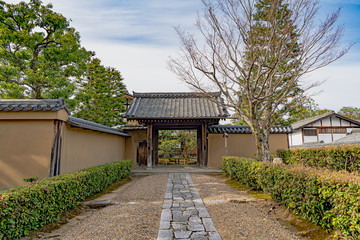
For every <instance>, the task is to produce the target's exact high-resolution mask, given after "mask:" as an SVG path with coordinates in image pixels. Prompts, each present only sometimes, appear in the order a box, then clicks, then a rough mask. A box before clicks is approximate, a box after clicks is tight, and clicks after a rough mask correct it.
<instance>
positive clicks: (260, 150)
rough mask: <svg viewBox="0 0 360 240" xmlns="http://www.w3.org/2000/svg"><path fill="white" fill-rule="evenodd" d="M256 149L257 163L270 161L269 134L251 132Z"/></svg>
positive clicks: (256, 131)
mask: <svg viewBox="0 0 360 240" xmlns="http://www.w3.org/2000/svg"><path fill="white" fill-rule="evenodd" d="M253 132H254V135H255V141H256V148H257V160H258V161H259V162H265V161H271V160H272V159H271V154H270V146H269V134H268V133H267V131H264V130H262V129H254V130H253Z"/></svg>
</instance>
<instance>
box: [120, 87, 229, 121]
mask: <svg viewBox="0 0 360 240" xmlns="http://www.w3.org/2000/svg"><path fill="white" fill-rule="evenodd" d="M134 97H135V100H134V101H133V103H132V104H131V106H130V109H129V110H128V112H127V113H126V114H125V116H124V117H126V118H128V119H209V118H210V119H223V118H226V117H228V116H229V113H228V112H227V110H226V109H225V108H224V107H223V106H221V104H220V103H221V102H222V99H221V97H220V93H206V94H202V93H194V92H178V93H134ZM219 102H220V103H219Z"/></svg>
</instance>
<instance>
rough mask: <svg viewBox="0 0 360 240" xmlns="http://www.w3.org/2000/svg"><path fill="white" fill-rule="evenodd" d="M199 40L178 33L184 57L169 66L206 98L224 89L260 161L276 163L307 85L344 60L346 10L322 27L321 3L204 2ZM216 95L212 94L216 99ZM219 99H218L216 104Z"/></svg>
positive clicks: (274, 0) (278, 0)
mask: <svg viewBox="0 0 360 240" xmlns="http://www.w3.org/2000/svg"><path fill="white" fill-rule="evenodd" d="M203 4H204V8H203V12H202V13H201V14H199V17H198V20H197V23H196V27H197V29H198V30H199V32H200V37H201V40H200V41H198V39H196V37H198V36H199V35H195V34H187V33H186V32H184V31H183V30H181V29H179V28H177V32H178V35H179V38H180V44H181V45H180V50H181V51H180V53H179V57H178V58H171V59H170V61H169V68H170V70H172V71H173V72H174V73H175V74H176V75H177V76H178V77H179V78H180V79H182V80H183V81H184V82H186V83H187V84H189V85H190V86H191V87H192V88H193V89H196V90H197V91H199V92H203V93H205V94H206V92H209V91H214V89H216V90H217V91H220V92H221V93H222V96H223V97H224V98H225V99H224V100H225V103H222V102H219V103H220V104H223V105H224V106H227V107H229V108H231V109H232V110H233V111H234V113H236V114H238V116H239V117H240V118H242V119H244V121H245V122H246V123H247V124H248V125H249V126H250V127H251V129H252V132H253V134H254V135H255V139H256V146H257V158H258V160H260V161H270V160H271V155H270V148H269V142H268V140H269V135H270V128H271V126H273V125H274V124H275V123H277V122H278V121H279V120H280V119H282V118H283V116H284V115H286V114H287V113H288V111H289V110H290V109H291V107H289V106H294V104H295V103H299V102H302V101H303V99H304V98H303V94H302V91H299V89H302V90H303V91H305V90H307V89H309V88H311V87H312V86H314V85H316V84H310V85H309V86H308V87H304V85H303V84H301V83H300V79H301V78H302V77H303V76H304V75H306V74H308V73H309V72H312V71H314V70H316V69H319V68H321V67H324V66H326V65H328V64H330V63H332V62H334V61H335V60H337V59H339V58H340V57H342V56H343V55H344V54H345V53H346V52H347V51H348V50H349V48H350V47H351V45H350V46H348V47H346V48H344V49H340V48H339V46H340V45H341V44H340V40H341V36H342V33H343V27H342V26H340V27H336V21H337V19H338V16H339V12H340V10H338V11H336V12H334V13H332V14H330V15H328V17H327V18H326V19H324V21H322V22H321V23H320V24H319V25H316V24H315V23H316V22H318V21H317V19H316V18H317V12H318V2H317V1H316V0H307V1H298V0H288V1H284V0H203ZM209 97H210V96H209ZM214 101H215V100H214Z"/></svg>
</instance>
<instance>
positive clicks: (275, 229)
mask: <svg viewBox="0 0 360 240" xmlns="http://www.w3.org/2000/svg"><path fill="white" fill-rule="evenodd" d="M171 174H172V173H171ZM171 174H170V175H169V174H155V175H147V176H133V177H132V181H131V182H129V183H127V184H125V185H123V186H121V187H120V188H119V189H117V190H115V191H114V192H112V193H111V194H106V195H104V196H102V197H100V198H99V199H96V201H98V200H110V201H112V202H117V203H118V204H117V205H110V206H107V207H105V208H101V209H96V210H91V211H86V212H85V213H83V214H80V215H79V216H77V217H75V218H73V219H70V220H69V223H67V224H65V225H63V226H62V227H61V228H60V229H58V230H55V231H53V232H51V233H49V234H45V235H43V238H42V239H56V240H68V239H69V240H70V239H79V240H80V239H131V240H143V239H157V237H158V232H159V228H160V220H161V214H162V212H163V207H164V206H166V203H167V202H166V200H169V199H166V195H165V193H166V190H171V191H172V192H171V194H175V195H176V194H177V193H179V192H180V191H178V190H177V189H174V188H169V187H170V185H169V186H168V188H167V184H168V183H169V184H170V182H171V184H173V186H175V183H176V184H177V183H180V182H181V183H182V184H183V185H184V187H189V190H190V192H191V194H192V196H191V197H192V199H193V200H194V199H195V198H198V197H199V195H200V197H201V199H202V202H203V203H204V204H205V207H206V209H205V210H207V212H208V213H209V214H210V217H211V219H212V222H213V224H214V226H215V229H216V230H217V232H218V233H219V234H220V236H221V238H222V239H223V240H231V239H236V240H245V239H246V240H253V239H254V240H255V239H256V240H262V239H264V240H265V239H266V240H272V239H284V240H285V239H286V240H292V239H297V238H296V237H295V236H293V234H292V233H291V232H290V231H288V230H287V229H285V228H284V227H283V226H282V225H280V223H279V222H277V221H274V220H272V219H271V218H269V217H268V215H267V214H265V213H264V212H263V211H261V210H260V209H259V208H257V207H256V205H254V204H251V203H243V204H239V203H229V202H227V201H226V200H227V199H228V198H242V197H246V196H248V195H247V194H246V193H244V192H239V191H237V190H235V189H233V188H231V187H229V186H228V185H226V183H225V181H224V178H223V177H222V176H221V175H204V174H191V175H189V174H179V176H177V175H176V176H175V175H174V174H173V175H172V176H173V178H172V179H171V178H169V179H171V180H169V181H168V176H171ZM184 176H185V177H184ZM187 176H188V177H187ZM190 176H191V177H190ZM182 178H184V179H182ZM189 179H190V180H191V179H192V181H190V180H189ZM184 180H186V183H185V181H184ZM193 184H194V185H193ZM179 185H180V184H179ZM187 185H188V186H187ZM193 186H194V187H195V188H193ZM178 187H179V188H178V189H180V186H178ZM180 193H181V192H180ZM183 193H185V195H186V191H185V192H183ZM168 195H169V194H168ZM185 195H184V196H185ZM172 196H173V195H172ZM177 197H179V196H177ZM201 199H200V198H199V199H198V200H197V201H201ZM164 200H165V201H164ZM178 200H181V199H180V198H179V199H177V200H176V199H171V201H178ZM184 200H185V199H184ZM193 200H192V201H193ZM194 202H196V201H194ZM172 203H174V202H172ZM194 206H195V207H196V205H195V204H194ZM189 207H190V208H191V206H189ZM188 210H189V211H191V209H188ZM181 211H182V210H181ZM185 211H186V209H185ZM175 212H176V211H174V213H175ZM198 213H199V214H200V212H198ZM172 214H173V213H172ZM182 214H183V215H184V214H185V212H182ZM177 227H180V228H181V227H182V226H180V225H179V226H177ZM186 227H187V226H186ZM187 230H188V229H187ZM191 234H192V233H191ZM206 235H207V236H210V234H206ZM190 237H191V235H190ZM199 237H201V236H199ZM37 239H38V238H37Z"/></svg>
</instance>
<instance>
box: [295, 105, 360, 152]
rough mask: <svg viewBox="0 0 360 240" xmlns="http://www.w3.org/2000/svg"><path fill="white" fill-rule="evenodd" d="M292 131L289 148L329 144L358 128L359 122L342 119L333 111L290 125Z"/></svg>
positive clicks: (359, 126) (342, 117)
mask: <svg viewBox="0 0 360 240" xmlns="http://www.w3.org/2000/svg"><path fill="white" fill-rule="evenodd" d="M291 127H292V129H293V130H294V131H293V132H292V133H290V134H289V145H290V147H295V146H301V145H303V146H308V145H311V146H313V145H316V144H318V143H319V144H331V143H334V142H336V141H337V140H339V139H341V138H343V137H345V136H346V135H347V134H348V133H350V132H351V131H352V130H353V129H356V128H360V122H359V121H357V120H355V119H350V118H347V117H344V116H342V115H340V114H337V113H335V112H334V111H329V112H326V113H324V114H321V115H319V116H315V117H312V118H308V119H304V120H301V121H298V122H296V123H293V124H291Z"/></svg>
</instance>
